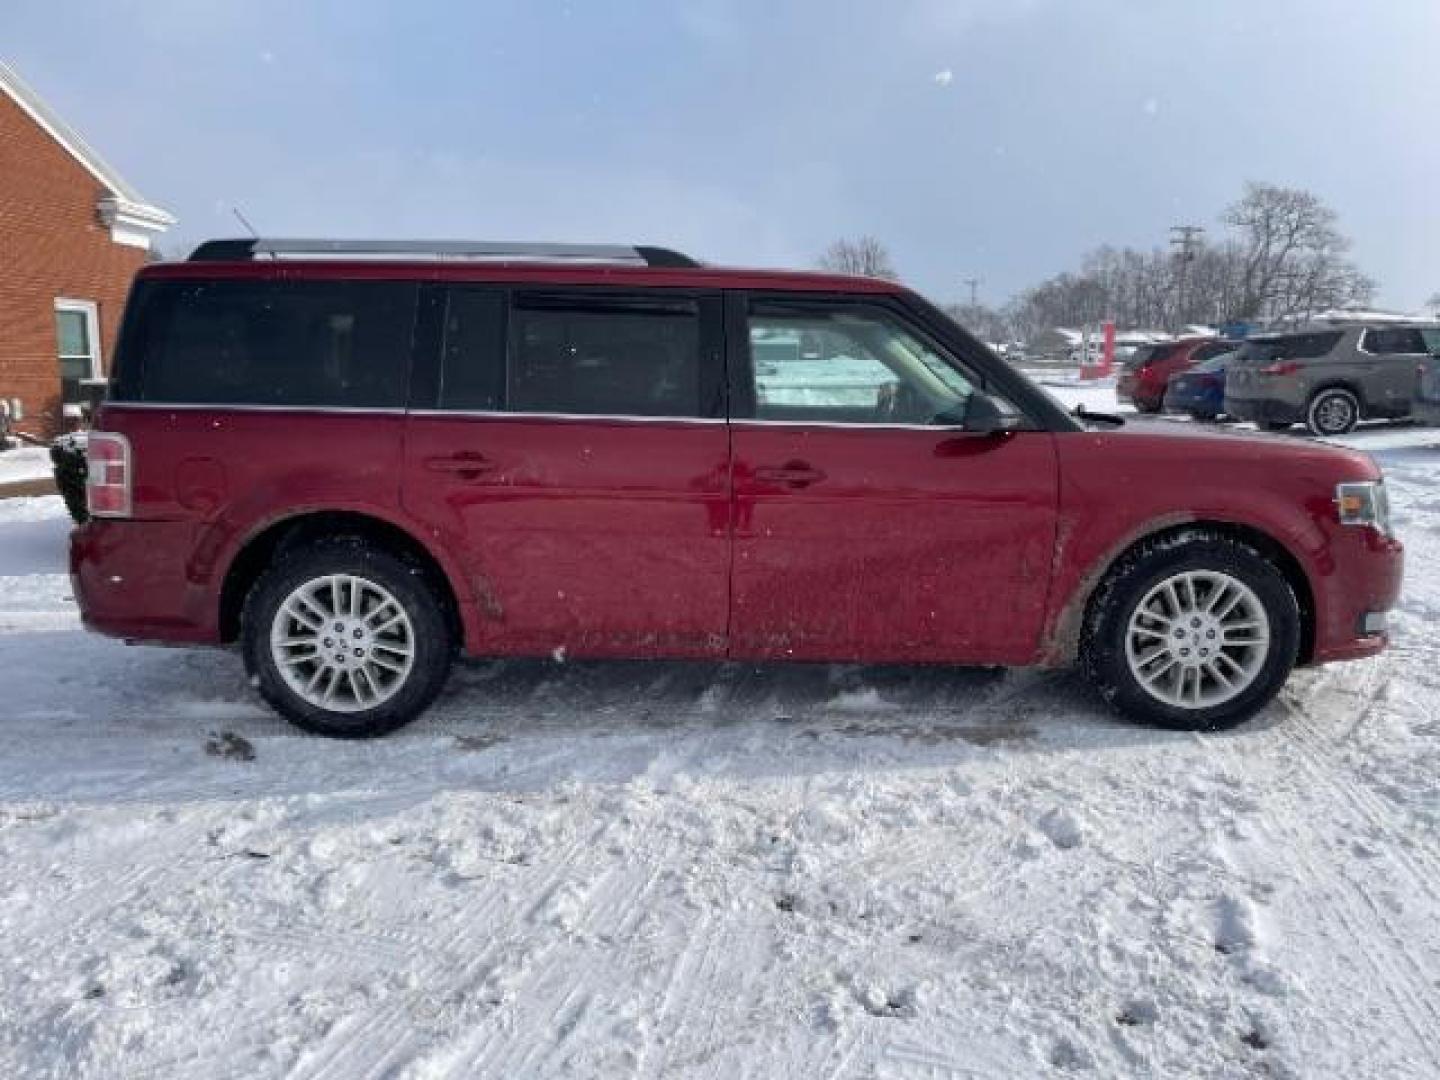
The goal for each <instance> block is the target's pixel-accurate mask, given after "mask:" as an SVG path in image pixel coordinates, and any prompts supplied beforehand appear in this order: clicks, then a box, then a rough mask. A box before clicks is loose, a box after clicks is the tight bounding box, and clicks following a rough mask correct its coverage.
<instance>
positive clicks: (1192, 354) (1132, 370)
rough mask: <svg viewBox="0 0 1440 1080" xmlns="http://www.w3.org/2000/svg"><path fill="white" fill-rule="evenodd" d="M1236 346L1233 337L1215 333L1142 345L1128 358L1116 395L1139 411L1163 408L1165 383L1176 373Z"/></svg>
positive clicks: (1153, 410) (1154, 410) (1117, 384)
mask: <svg viewBox="0 0 1440 1080" xmlns="http://www.w3.org/2000/svg"><path fill="white" fill-rule="evenodd" d="M1233 348H1235V343H1234V342H1233V341H1221V340H1220V339H1218V338H1213V337H1190V338H1180V339H1179V340H1177V341H1162V342H1159V343H1157V344H1155V345H1142V346H1140V347H1139V348H1138V349H1136V350H1135V351H1134V352H1133V353H1132V354H1131V355H1130V356H1129V358H1128V359H1126V361H1125V366H1124V367H1123V368H1122V369H1121V371H1120V378H1119V379H1118V380H1117V381H1116V383H1115V395H1116V396H1117V397H1118V398H1119V399H1120V400H1121V401H1128V402H1130V403H1131V404H1132V405H1134V406H1135V410H1136V411H1137V412H1142V413H1155V412H1159V411H1160V409H1161V407H1162V406H1163V405H1164V403H1165V387H1166V385H1167V384H1168V383H1169V382H1170V377H1171V376H1172V375H1178V374H1179V373H1180V372H1182V371H1188V370H1189V369H1190V368H1192V367H1194V366H1195V365H1196V364H1199V363H1201V362H1203V361H1205V360H1209V359H1211V358H1212V357H1216V356H1219V355H1220V354H1221V353H1226V352H1229V351H1230V350H1231V349H1233Z"/></svg>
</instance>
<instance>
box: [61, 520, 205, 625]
mask: <svg viewBox="0 0 1440 1080" xmlns="http://www.w3.org/2000/svg"><path fill="white" fill-rule="evenodd" d="M193 539H194V526H193V525H192V524H191V523H189V522H168V521H167V522H152V521H118V520H117V521H106V520H98V521H91V522H89V523H88V524H86V525H81V526H79V527H78V528H76V529H75V530H74V531H72V532H71V534H70V581H71V584H72V586H73V587H74V590H75V600H76V602H77V603H78V604H79V606H80V618H81V621H82V622H83V623H84V625H85V627H86V629H89V630H93V631H95V632H96V633H99V634H105V635H107V636H109V637H118V638H125V639H127V640H132V641H156V642H164V643H170V644H181V645H213V644H219V642H220V634H219V627H218V624H217V615H218V609H219V603H218V598H217V597H215V596H214V595H213V593H212V592H211V590H210V588H209V583H208V582H204V581H199V580H194V578H193V577H192V575H191V573H190V572H189V569H188V567H189V565H190V558H191V552H192V550H193V549H192V541H193Z"/></svg>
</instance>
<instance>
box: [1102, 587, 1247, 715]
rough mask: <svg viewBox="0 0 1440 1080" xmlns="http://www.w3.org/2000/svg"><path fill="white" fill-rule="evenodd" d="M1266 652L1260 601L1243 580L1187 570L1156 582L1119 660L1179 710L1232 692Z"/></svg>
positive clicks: (1243, 686) (1210, 703)
mask: <svg viewBox="0 0 1440 1080" xmlns="http://www.w3.org/2000/svg"><path fill="white" fill-rule="evenodd" d="M1269 654H1270V619H1269V617H1268V616H1267V615H1266V613H1265V606H1264V604H1262V603H1261V602H1260V598H1259V597H1258V596H1256V595H1255V592H1254V590H1253V589H1251V588H1250V587H1249V586H1248V585H1246V584H1245V583H1244V582H1242V581H1240V580H1239V579H1238V578H1234V577H1232V576H1230V575H1229V574H1224V573H1221V572H1219V571H1217V570H1187V571H1184V572H1183V573H1179V574H1175V575H1174V576H1172V577H1168V578H1166V579H1165V580H1163V581H1161V582H1160V583H1159V584H1157V585H1155V586H1154V587H1153V588H1152V589H1151V590H1150V591H1149V592H1147V593H1146V594H1145V597H1144V599H1142V600H1141V601H1140V603H1139V604H1137V605H1136V606H1135V610H1134V611H1133V612H1132V613H1131V615H1130V622H1129V625H1128V627H1127V628H1126V632H1125V659H1126V661H1127V662H1128V663H1129V665H1130V673H1131V674H1132V675H1133V676H1134V677H1135V680H1136V682H1138V683H1139V684H1140V686H1141V687H1142V688H1143V689H1144V690H1145V692H1146V693H1147V694H1149V695H1150V696H1151V697H1153V698H1155V699H1156V700H1157V701H1161V702H1163V703H1164V704H1166V705H1171V706H1174V707H1176V708H1181V709H1208V708H1213V707H1214V706H1216V705H1222V704H1224V703H1225V702H1227V701H1230V700H1232V699H1234V698H1236V697H1238V696H1239V695H1240V694H1242V693H1244V692H1245V691H1246V690H1247V689H1249V688H1250V687H1251V686H1252V685H1253V684H1254V682H1255V680H1256V679H1257V678H1258V677H1259V675H1260V671H1261V669H1262V668H1263V667H1264V666H1265V659H1266V657H1268V656H1269Z"/></svg>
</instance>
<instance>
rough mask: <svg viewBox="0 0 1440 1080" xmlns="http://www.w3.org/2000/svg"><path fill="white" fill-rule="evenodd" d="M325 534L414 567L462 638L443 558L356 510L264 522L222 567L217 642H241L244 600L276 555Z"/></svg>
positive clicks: (403, 530) (401, 529) (396, 527)
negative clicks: (364, 544) (353, 539)
mask: <svg viewBox="0 0 1440 1080" xmlns="http://www.w3.org/2000/svg"><path fill="white" fill-rule="evenodd" d="M329 536H359V537H362V538H363V539H365V540H367V541H369V542H371V543H373V544H375V545H377V546H379V547H382V548H384V549H385V550H387V551H390V552H392V553H394V554H396V555H398V556H400V557H402V558H404V559H407V560H409V561H410V562H412V563H414V564H415V565H416V566H417V567H418V568H419V569H420V570H421V571H422V573H423V574H424V575H425V577H426V578H427V579H428V580H429V581H430V582H431V584H432V585H433V587H434V588H435V589H436V591H437V594H438V595H439V596H440V599H441V604H442V607H443V608H444V609H445V617H446V619H447V621H448V622H449V623H450V628H451V630H452V632H453V633H454V634H455V640H456V641H460V640H463V638H464V633H465V625H464V616H463V612H462V608H461V603H460V595H459V594H458V592H457V590H456V588H455V583H454V578H453V576H452V574H451V572H450V570H449V569H448V568H447V565H446V560H445V559H443V558H442V556H440V555H438V554H437V553H436V552H435V551H433V550H432V549H431V548H430V546H429V545H427V544H426V543H425V542H423V541H422V540H420V539H419V538H417V537H416V536H415V535H414V534H413V533H412V532H411V531H410V530H408V529H406V528H405V527H404V526H402V525H399V524H397V523H395V522H393V521H389V520H387V519H385V518H382V517H378V516H376V515H374V514H371V513H366V512H364V511H359V510H304V511H300V512H298V513H295V514H291V515H288V516H286V517H283V518H280V519H279V520H276V521H271V522H268V523H267V524H265V525H264V526H262V527H260V528H258V529H256V530H255V531H254V532H253V533H252V534H251V535H250V536H249V537H247V538H246V539H245V541H244V542H243V543H241V544H240V546H239V547H238V549H237V550H236V552H235V555H234V557H233V558H231V560H230V563H229V565H228V566H227V567H226V570H225V575H224V579H223V584H222V585H221V589H220V611H219V630H220V640H221V641H223V642H226V643H230V642H234V641H236V640H237V639H238V638H239V636H240V616H241V612H242V610H243V609H244V606H245V598H246V596H248V595H249V593H250V589H251V588H252V587H253V586H254V584H255V582H256V581H258V580H259V579H260V575H261V574H263V573H264V572H265V570H266V568H268V567H269V566H270V565H271V564H272V563H273V562H274V561H275V559H276V558H277V557H279V556H280V555H281V554H283V553H284V552H286V551H289V550H292V549H293V548H295V547H298V546H301V545H303V544H306V543H311V542H314V541H316V540H319V539H321V538H323V537H329Z"/></svg>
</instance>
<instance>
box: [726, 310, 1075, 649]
mask: <svg viewBox="0 0 1440 1080" xmlns="http://www.w3.org/2000/svg"><path fill="white" fill-rule="evenodd" d="M732 304H733V305H735V306H737V307H738V306H740V305H743V306H744V310H743V312H734V313H732V318H731V320H730V325H731V327H732V334H731V336H732V339H739V341H738V344H739V347H738V348H735V347H732V349H731V352H730V357H731V362H732V363H731V366H732V369H733V371H734V379H735V380H736V382H735V383H733V384H732V398H733V400H734V402H735V407H736V410H737V412H736V415H735V416H734V418H733V420H732V440H733V444H734V473H735V480H734V505H735V509H734V514H735V554H734V569H733V572H732V597H733V600H732V610H731V622H730V634H731V655H732V656H737V657H748V658H770V659H787V658H790V659H802V660H869V661H895V662H905V661H951V662H966V663H1025V662H1028V661H1030V660H1032V659H1033V656H1034V653H1035V648H1036V644H1037V640H1038V636H1039V633H1040V629H1041V625H1042V621H1043V617H1044V609H1045V600H1046V592H1047V588H1048V583H1049V578H1050V566H1051V561H1052V556H1053V551H1054V543H1055V523H1056V499H1057V473H1056V469H1057V466H1056V455H1055V450H1054V444H1053V438H1054V437H1053V436H1052V435H1051V434H1050V433H1048V432H1045V431H1033V430H1032V431H1015V432H1007V433H1000V434H979V433H971V432H967V431H966V430H964V426H963V422H962V421H963V415H964V411H965V408H966V401H967V399H968V397H969V395H970V394H971V393H973V392H974V391H975V390H976V389H977V388H978V386H979V384H980V379H979V377H978V376H977V375H976V374H974V373H972V372H970V371H968V370H967V369H966V368H965V367H963V366H962V365H961V364H960V363H959V361H958V360H957V359H956V358H955V357H954V356H953V355H950V354H949V352H948V351H947V350H945V349H944V348H942V347H940V346H939V345H937V344H936V343H935V342H934V341H933V340H931V339H929V338H928V337H927V336H926V335H925V334H924V333H923V331H921V330H920V329H919V328H917V327H915V326H914V325H913V324H910V323H908V322H907V320H906V318H905V316H904V314H903V311H901V310H899V309H896V308H892V307H889V306H887V305H886V304H884V303H882V302H878V301H877V302H874V303H854V302H850V301H834V302H830V301H826V300H819V299H816V300H806V299H795V298H788V297H787V298H775V299H764V298H758V297H751V298H749V299H742V298H739V297H737V298H734V299H733V300H732ZM999 404H1000V405H1001V406H1002V408H1006V407H1008V406H1006V403H1004V402H999ZM1017 416H1018V414H1017Z"/></svg>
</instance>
